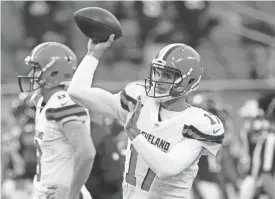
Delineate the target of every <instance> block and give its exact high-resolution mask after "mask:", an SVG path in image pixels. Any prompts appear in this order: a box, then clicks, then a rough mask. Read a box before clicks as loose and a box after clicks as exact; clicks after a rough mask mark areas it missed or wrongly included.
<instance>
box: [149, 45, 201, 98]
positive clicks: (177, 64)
mask: <svg viewBox="0 0 275 199" xmlns="http://www.w3.org/2000/svg"><path fill="white" fill-rule="evenodd" d="M156 68H159V69H162V70H167V71H170V72H173V73H174V74H175V75H176V78H175V79H174V81H173V82H163V81H158V80H156V79H155V78H154V70H155V69H156ZM202 73H203V66H202V62H201V57H200V55H199V54H198V53H197V52H196V51H195V50H194V49H193V48H191V47H190V46H187V45H185V44H182V43H175V44H170V45H167V46H165V47H164V48H163V49H161V50H160V52H159V53H158V54H157V56H156V57H155V58H154V59H153V61H152V62H151V64H150V76H149V77H148V78H147V79H146V80H145V90H146V94H147V96H149V97H153V98H158V99H160V100H161V101H168V100H170V99H173V98H176V97H180V96H182V95H185V94H187V93H189V92H192V91H194V90H196V89H197V88H198V86H199V82H200V79H201V76H202ZM158 83H161V84H168V85H171V87H170V89H169V90H168V91H167V92H166V93H164V94H159V93H157V92H156V85H157V84H158Z"/></svg>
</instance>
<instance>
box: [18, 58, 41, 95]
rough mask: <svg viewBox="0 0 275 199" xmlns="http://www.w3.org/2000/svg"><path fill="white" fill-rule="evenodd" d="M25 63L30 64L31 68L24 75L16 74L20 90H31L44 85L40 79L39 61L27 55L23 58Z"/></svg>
mask: <svg viewBox="0 0 275 199" xmlns="http://www.w3.org/2000/svg"><path fill="white" fill-rule="evenodd" d="M25 63H26V64H27V65H29V66H31V70H30V71H29V72H28V74H27V75H26V76H18V84H19V88H20V91H21V92H32V91H35V90H37V89H40V88H42V87H43V86H44V81H43V80H42V79H41V77H42V74H43V70H42V68H41V67H40V65H39V63H37V62H33V61H30V60H29V56H28V57H27V58H26V59H25Z"/></svg>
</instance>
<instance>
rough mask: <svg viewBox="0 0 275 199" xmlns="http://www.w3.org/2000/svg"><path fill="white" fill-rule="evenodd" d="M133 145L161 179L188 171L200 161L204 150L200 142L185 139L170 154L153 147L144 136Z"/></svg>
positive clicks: (136, 139)
mask: <svg viewBox="0 0 275 199" xmlns="http://www.w3.org/2000/svg"><path fill="white" fill-rule="evenodd" d="M132 144H133V146H134V147H135V149H136V151H137V153H138V154H139V155H140V156H141V157H143V159H144V160H145V161H146V162H147V164H148V165H149V167H150V168H151V169H152V170H153V171H154V172H155V173H156V175H157V176H158V177H160V178H165V177H170V176H174V175H177V174H179V173H180V172H181V171H183V170H185V169H187V168H188V167H190V166H191V165H192V164H193V163H194V162H195V161H196V160H198V159H199V157H200V153H201V150H202V145H201V142H200V141H197V140H194V139H188V138H185V139H183V140H182V141H181V142H179V143H178V144H177V145H176V146H175V147H174V148H173V149H171V151H169V152H168V153H165V152H163V151H161V150H160V149H158V148H157V147H155V146H153V145H151V144H150V143H149V142H148V141H147V140H146V139H145V138H144V137H143V136H142V135H138V136H137V137H136V138H135V139H134V140H133V141H132ZM167 168H169V169H167Z"/></svg>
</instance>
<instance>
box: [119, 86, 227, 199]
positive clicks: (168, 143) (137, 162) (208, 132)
mask: <svg viewBox="0 0 275 199" xmlns="http://www.w3.org/2000/svg"><path fill="white" fill-rule="evenodd" d="M143 93H144V88H143V87H141V86H139V85H137V84H135V83H133V84H130V85H128V86H127V87H126V89H125V90H124V91H122V92H121V93H120V102H121V107H122V108H123V109H125V110H129V109H128V107H127V104H128V102H129V101H132V102H133V103H136V99H137V96H138V95H141V96H142V98H141V102H142V104H143V107H142V109H141V113H140V117H139V120H138V122H137V127H138V128H139V129H140V130H141V132H142V135H143V136H144V137H145V138H146V139H147V140H148V142H150V143H151V144H152V145H154V146H155V147H156V148H158V149H159V150H162V151H163V152H165V153H169V151H170V150H171V149H172V148H173V147H174V146H176V145H177V144H178V143H179V142H181V141H182V140H184V139H196V140H200V141H201V145H202V147H203V151H202V154H204V155H207V154H213V155H216V154H217V152H218V149H219V148H220V146H221V143H222V141H223V137H224V128H223V124H222V123H221V121H220V119H219V118H217V117H216V116H215V115H212V114H210V113H208V112H207V111H204V110H203V109H200V108H196V107H192V106H190V107H189V108H187V109H186V110H185V111H182V112H178V113H176V115H175V112H171V113H170V115H171V117H170V116H169V111H167V112H165V113H162V112H160V117H161V118H163V119H164V118H165V120H163V121H160V120H159V115H158V113H159V110H160V103H158V102H156V100H154V99H152V98H149V97H147V96H146V95H144V94H143ZM120 115H121V114H120ZM126 117H127V116H126ZM167 118H169V119H167ZM183 153H184V151H183ZM199 158H200V157H198V158H197V160H196V161H194V162H193V164H191V165H190V166H189V167H188V168H187V169H186V170H184V171H182V172H181V173H180V174H178V175H177V176H173V177H170V178H167V179H160V178H158V177H157V176H156V174H155V173H154V172H153V171H152V170H151V169H150V168H149V166H148V164H147V163H146V162H145V161H144V159H143V158H142V157H141V156H139V155H138V153H137V152H136V150H135V148H134V147H133V146H132V145H131V142H130V140H129V141H128V146H127V153H126V162H125V172H124V182H123V198H124V199H129V198H131V199H147V198H150V199H151V198H158V199H160V198H164V199H170V198H171V199H172V198H188V197H189V193H190V190H191V187H192V184H193V180H194V178H195V177H196V175H197V172H198V161H199ZM156 159H157V157H156ZM167 169H169V168H167Z"/></svg>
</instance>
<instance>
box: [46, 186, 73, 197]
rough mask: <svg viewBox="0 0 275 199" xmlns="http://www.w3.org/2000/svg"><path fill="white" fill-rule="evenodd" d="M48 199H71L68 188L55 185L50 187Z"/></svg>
mask: <svg viewBox="0 0 275 199" xmlns="http://www.w3.org/2000/svg"><path fill="white" fill-rule="evenodd" d="M46 198H47V199H69V189H68V187H64V186H60V185H53V186H50V187H48V193H47V197H46Z"/></svg>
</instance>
